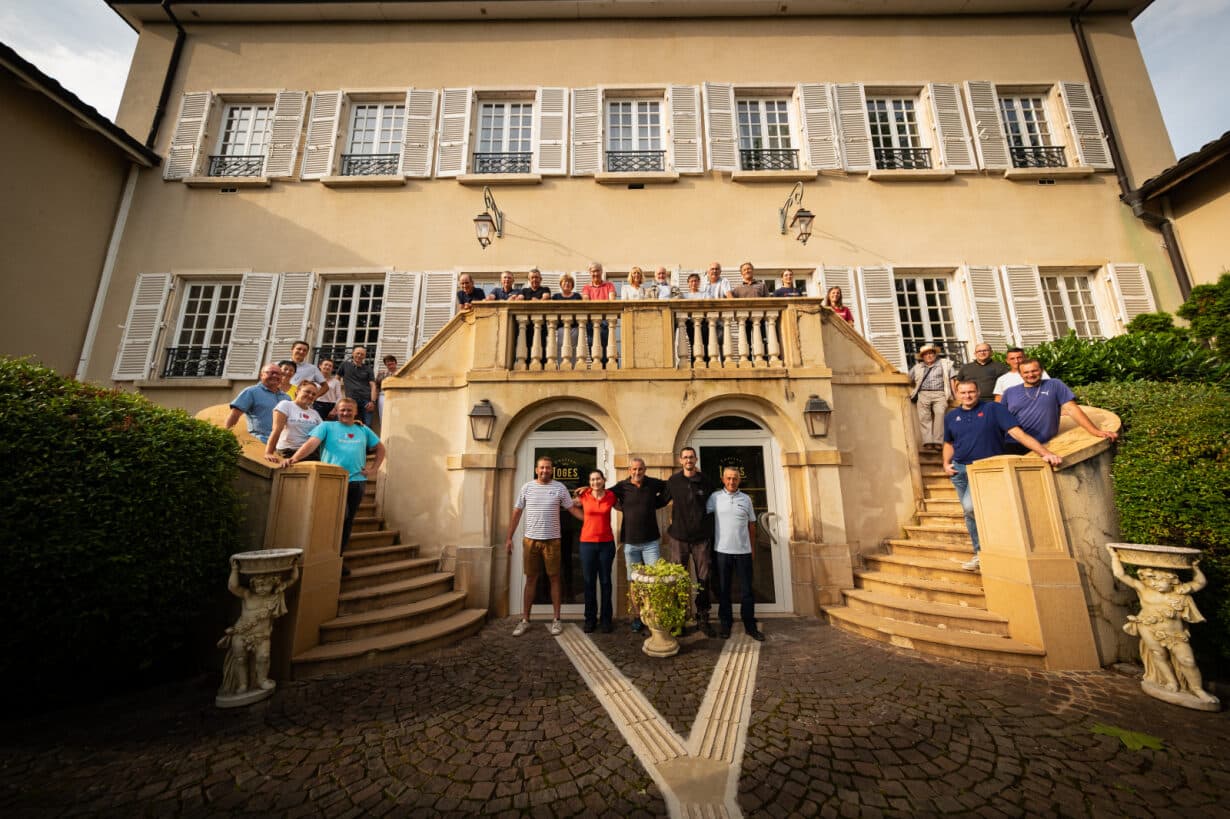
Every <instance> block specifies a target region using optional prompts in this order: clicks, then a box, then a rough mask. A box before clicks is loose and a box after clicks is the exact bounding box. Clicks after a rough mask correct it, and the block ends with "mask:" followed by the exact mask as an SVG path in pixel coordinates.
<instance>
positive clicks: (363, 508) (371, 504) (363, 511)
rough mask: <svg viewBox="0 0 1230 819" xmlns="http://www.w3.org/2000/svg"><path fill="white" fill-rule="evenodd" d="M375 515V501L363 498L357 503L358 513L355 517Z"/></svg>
mask: <svg viewBox="0 0 1230 819" xmlns="http://www.w3.org/2000/svg"><path fill="white" fill-rule="evenodd" d="M374 514H376V499H375V498H369V497H367V496H366V495H364V496H363V500H361V501H359V511H358V513H356V515H355V517H356V518H357V517H358V516H359V515H374Z"/></svg>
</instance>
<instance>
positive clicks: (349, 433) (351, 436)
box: [346, 432, 354, 438]
mask: <svg viewBox="0 0 1230 819" xmlns="http://www.w3.org/2000/svg"><path fill="white" fill-rule="evenodd" d="M346 437H347V438H353V437H354V433H353V432H347V433H346Z"/></svg>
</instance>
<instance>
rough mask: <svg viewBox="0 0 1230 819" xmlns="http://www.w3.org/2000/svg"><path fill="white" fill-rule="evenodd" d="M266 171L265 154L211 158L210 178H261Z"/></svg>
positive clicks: (213, 156)
mask: <svg viewBox="0 0 1230 819" xmlns="http://www.w3.org/2000/svg"><path fill="white" fill-rule="evenodd" d="M263 170H265V157H264V155H263V154H258V155H255V156H217V155H211V156H210V157H209V173H208V175H209V176H260V175H261V172H262V171H263Z"/></svg>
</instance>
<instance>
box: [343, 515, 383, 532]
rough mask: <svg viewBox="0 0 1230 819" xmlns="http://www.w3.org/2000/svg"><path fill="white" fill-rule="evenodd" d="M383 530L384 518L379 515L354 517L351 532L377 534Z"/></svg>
mask: <svg viewBox="0 0 1230 819" xmlns="http://www.w3.org/2000/svg"><path fill="white" fill-rule="evenodd" d="M382 528H384V518H383V517H381V516H380V515H355V518H354V523H353V524H352V525H351V527H350V531H351V532H378V531H380V529H382Z"/></svg>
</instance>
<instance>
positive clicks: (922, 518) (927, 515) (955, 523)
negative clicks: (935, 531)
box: [916, 503, 965, 532]
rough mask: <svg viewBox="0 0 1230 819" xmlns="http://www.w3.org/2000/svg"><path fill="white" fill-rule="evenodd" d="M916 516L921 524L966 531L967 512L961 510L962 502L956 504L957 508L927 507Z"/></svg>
mask: <svg viewBox="0 0 1230 819" xmlns="http://www.w3.org/2000/svg"><path fill="white" fill-rule="evenodd" d="M916 517H917V518H918V525H920V526H940V527H944V528H948V529H960V530H961V531H962V532H964V531H965V513H964V512H963V511H961V504H960V503H957V504H956V508H955V509H926V510H924V511H922V512H919V513H918V514H917V516H916Z"/></svg>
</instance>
